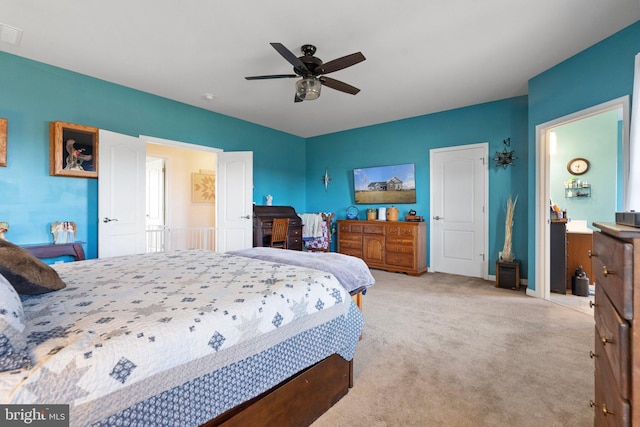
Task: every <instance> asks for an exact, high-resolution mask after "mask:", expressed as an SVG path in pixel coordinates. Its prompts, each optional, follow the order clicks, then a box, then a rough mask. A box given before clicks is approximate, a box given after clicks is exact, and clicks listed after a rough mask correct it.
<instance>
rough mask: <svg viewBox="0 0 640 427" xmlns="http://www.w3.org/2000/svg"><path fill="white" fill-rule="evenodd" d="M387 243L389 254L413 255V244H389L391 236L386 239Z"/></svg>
mask: <svg viewBox="0 0 640 427" xmlns="http://www.w3.org/2000/svg"><path fill="white" fill-rule="evenodd" d="M386 242H387V245H386V247H385V250H386V251H387V254H389V255H391V254H409V255H413V245H410V244H409V245H408V244H389V238H387V239H386Z"/></svg>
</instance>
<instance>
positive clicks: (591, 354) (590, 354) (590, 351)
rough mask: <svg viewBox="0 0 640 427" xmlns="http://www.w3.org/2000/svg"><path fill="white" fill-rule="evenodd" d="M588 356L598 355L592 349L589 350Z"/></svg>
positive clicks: (594, 356)
mask: <svg viewBox="0 0 640 427" xmlns="http://www.w3.org/2000/svg"><path fill="white" fill-rule="evenodd" d="M589 357H590V358H592V359H593V358H596V357H598V355H597V354H595V353H594V352H593V351H592V350H589Z"/></svg>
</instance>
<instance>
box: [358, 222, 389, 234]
mask: <svg viewBox="0 0 640 427" xmlns="http://www.w3.org/2000/svg"><path fill="white" fill-rule="evenodd" d="M362 232H363V233H365V234H384V224H380V225H378V224H367V225H365V226H364V227H363V228H362Z"/></svg>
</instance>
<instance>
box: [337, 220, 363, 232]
mask: <svg viewBox="0 0 640 427" xmlns="http://www.w3.org/2000/svg"><path fill="white" fill-rule="evenodd" d="M338 224H339V226H338V232H340V233H362V225H361V224H344V223H341V222H340V223H338Z"/></svg>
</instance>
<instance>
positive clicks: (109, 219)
mask: <svg viewBox="0 0 640 427" xmlns="http://www.w3.org/2000/svg"><path fill="white" fill-rule="evenodd" d="M111 221H117V219H116V218H113V219H111V218H107V217H106V216H105V217H104V219H103V220H102V222H111Z"/></svg>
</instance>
